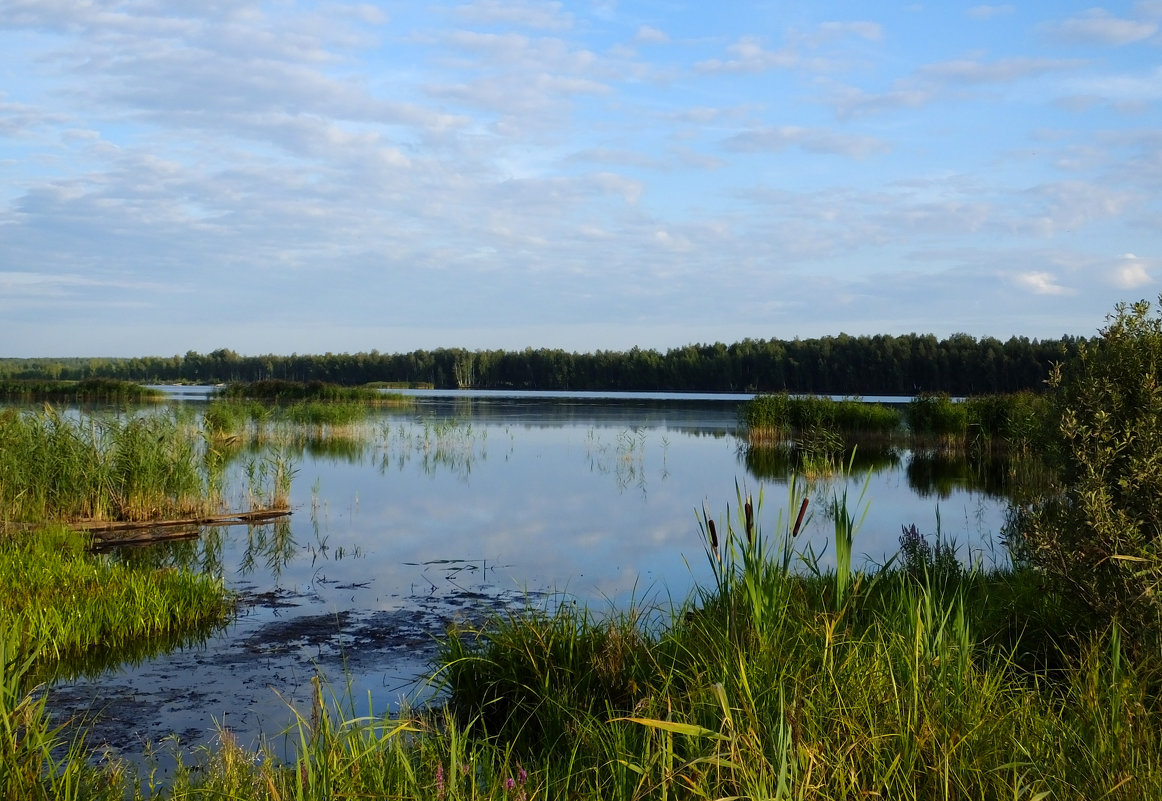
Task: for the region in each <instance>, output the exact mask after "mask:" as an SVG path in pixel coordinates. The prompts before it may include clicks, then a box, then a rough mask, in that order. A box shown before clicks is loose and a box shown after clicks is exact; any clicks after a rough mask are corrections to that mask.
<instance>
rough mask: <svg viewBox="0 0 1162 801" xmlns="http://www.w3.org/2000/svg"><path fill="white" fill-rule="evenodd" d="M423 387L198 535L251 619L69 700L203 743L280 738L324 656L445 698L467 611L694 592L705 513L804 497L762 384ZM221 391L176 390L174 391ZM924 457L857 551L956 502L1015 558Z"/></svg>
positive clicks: (302, 457) (815, 540)
mask: <svg viewBox="0 0 1162 801" xmlns="http://www.w3.org/2000/svg"><path fill="white" fill-rule="evenodd" d="M416 394H417V397H416V404H417V405H416V407H415V408H412V409H408V410H404V411H401V410H384V411H380V412H377V413H376V417H375V419H374V422H372V423H371V424H369V426H368V429H367V432H366V433H367V436H366V437H365V438H364V441H363V442H361V443H354V444H348V445H346V446H344V447H330V448H328V447H323V446H316V447H310V446H307V447H303V448H301V449H299V450H296V451H294V452H293V456H294V461H295V464H296V467H297V470H298V472H297V474H296V476H295V479H294V484H293V490H292V504H293V507H294V514H293V515H292V517H291V518H290V521H289V526H284V527H282V528H278V527H275V526H265V527H256V528H253V529H247V528H245V527H235V528H227V529H218V530H215V531H213V532H210V533H209V534H208V535H207V536H206V537H205V538H204V539H203V541H202V543H201V545H200V546H198V551H197V553H194V554H191V553H188V551H189V550H190V546H185V547H186V551H187V553H186V556H187V558H193V559H194V560H195V561H201V562H202V563H206V564H209V565H210V566H211V567H212V569H216V570H220V571H221V572H222V575H223V576H224V578H225V580H226V582H227V584H228V586H230V587H231V588H232V589H235V590H237V591H238V592H240V593H241V594H242V595H243V597H244V599H245V604H244V606H243V608H242V611H241V613H240V616H239V618H238V620H237V621H236V622H234V623H233V624H231V625H230V626H229V627H228V628H226V629H225V630H224V631H222V632H220V633H218V634H215V635H213V636H211V637H210V638H209V639H208V640H207V641H206V642H204V643H200V644H195V645H190V646H187V647H186V648H184V649H182V650H178V651H176V652H174V653H171V654H168V655H165V656H161V657H157V658H153V659H151V660H149V661H146V662H144V663H141V664H136V665H126V666H122V667H120V668H118V669H116V670H113V671H110V672H108V673H105V674H103V675H101V676H97V677H94V678H90V679H86V680H82V681H75V682H70V683H65V684H60V685H58V686H57V687H55V688H54V689H53V691H52V696H51V697H52V699H53V704H54V705H55V707H56V708H57V709H59V710H62V711H76V710H79V709H86V708H92V709H99V710H102V711H103V720H104V722H103V723H102V724H100V727H99V728H98V729H97V732H96V734H97V736H98V737H99V738H103V739H107V740H108V742H109V743H110V744H111V745H112V746H113V747H114V749H116V750H121V751H124V752H126V753H133V752H135V751H140V750H141V746H142V742H144V741H146V740H158V739H160V738H162V737H164V736H166V735H167V734H170V733H171V732H173V733H176V734H177V736H178V737H179V738H180V740H181V742H182V743H183V744H184V745H196V744H198V743H203V742H206V741H208V740H211V739H212V738H213V737H214V736H215V735H216V732H217V729H218V727H219V726H223V727H226V728H228V729H230V730H231V731H233V732H234V733H235V734H236V735H237V736H238V737H239V738H240V739H242V740H243V741H245V742H253V741H254V740H255V739H256V738H257V737H259V736H261V735H265V736H267V737H268V738H273V739H275V740H278V736H279V732H281V731H283V730H284V729H285V727H286V726H287V725H288V724H289V722H290V721H291V720H292V712H291V707H292V706H293V707H297V708H299V709H302V708H303V705H304V704H305V703H307V701H308V699H309V697H310V687H311V685H310V681H311V677H312V676H313V675H314V674H315V672H316V671H320V672H322V673H323V674H324V675H325V676H326V677H327V678H328V679H329V680H330V681H331V682H332V684H333V686H335V687H336V688H337V691H342V690H343V688H344V687H345V686H346V685H347V684H348V683H349V684H350V687H351V692H352V695H353V697H354V698H355V699H356V703H357V709H358V710H359V711H360V712H361V713H366V711H367V705H368V703H369V701H370V703H371V704H372V705H373V706H374V708H375V710H376V711H377V712H381V711H385V710H388V709H394V708H397V707H398V705H399V704H400V702H401V700H402V699H405V698H412V699H422V698H423V697H424V688H423V686H422V684H417V683H416V681H415V679H416V677H417V676H420V675H422V674H423V673H424V671H425V669H426V667H427V664H428V660H429V659H430V658H431V655H432V652H433V649H432V643H433V638H434V637H436V636H438V635H439V634H440V633H441V632H442V631H443V630H444V627H445V626H446V625H447V624H448V622H450V621H453V620H456V619H468V620H471V619H477V618H479V617H480V616H481V615H483V614H487V613H488V612H489V611H492V610H496V609H503V608H506V607H513V608H520V607H522V606H523V605H524V604H526V603H532V604H533V605H536V606H541V607H543V606H545V605H546V604H552V603H558V602H560V601H562V600H565V601H567V602H573V601H576V602H577V603H578V604H588V605H590V606H591V607H594V608H596V609H598V610H600V609H608V608H609V607H610V606H618V607H623V606H625V605H627V604H629V603H630V602H631V601H635V602H638V603H664V602H665V601H666V599H667V598H673V599H675V600H681V599H683V598H685V597H686V596H687V595H688V593H689V592H690V591H691V588H692V586H693V585H694V583H695V582H698V581H700V580H706V579H707V578H708V576H709V573H708V571H707V570H706V569H705V566H706V556H705V551H704V550H703V544H702V539H701V537H700V534H699V528H698V525H697V521H696V517H695V510H696V509H697V510H700V509H702V508H703V506H705V507H706V508H707V509H709V510H710V512H711V515H712V516H713V517H715V518H718V519H720V520H721V519H722V518H723V517H724V516H725V512H726V509H727V506H728V505H730V506H731V507H734V506H735V503H736V501H735V499H736V487H741V488H743V491H744V492H750V493H752V494H753V495H754V496H755V497H756V498H757V496H758V494H759V492H760V490H761V491H762V492H763V494H764V503H763V507H762V509H761V513H760V518H759V523H760V525H761V526H764V527H765V530H767V531H768V532H773V531H774V529H775V521H776V518H777V516H778V513H779V512H780V510H781V509H782V508H783V507H784V506H785V503H786V493H787V487H786V479H785V477H783V476H781V474H780V472H779V468H778V466H777V465H775V466H774V467H771V466H770V465H769V464H765V463H764V466H763V467H761V468H759V467H757V466H756V465H757V462H756V461H755V460H754V459H753V458H752V459H750V460H748V459H747V458H746V455H745V450H744V449H743V448H742V447H741V443H740V441H739V439H738V438H737V437H736V435H735V428H736V419H737V410H738V406H739V404H740V403H741V402H743V401H745V400H747V399H748V397H749V396H695V395H615V396H606V395H602V396H597V395H565V394H562V393H543V394H527V393H526V394H521V395H505V394H503V393H459V392H427V393H416ZM204 395H205V392H204V390H203V391H194V390H181V391H180V392H176V391H175V400H174V402H175V403H184V404H197V403H201V402H204ZM748 465H750V466H748ZM910 465H911V469H909V466H910ZM918 465H919V462H918V461H917V462H916V464H912V459H911V455H910V454H908V453H902V454H899V455H898V457H897V459H896V460H895V462H894V463H892V462H891V461H889V463H888V464H887V465H886V466H882V465H881V469H878V470H877V471H876V472H875V473H874V474H873V475H872V478H871V480H870V483H869V485H868V490H867V494H866V497H865V501H866V503H867V509H868V511H867V517H866V519H865V520H864V523H863V526H862V528H861V529H860V531H859V533H858V535H857V539H856V553H857V554H863V555H864V556H865V558H866V559H868V560H870V561H882V560H883V559H884V557H885V556H886V555H887V554H890V553H893V552H894V551H895V549H896V546H897V544H898V537H899V535H900V527H901V526H902V525H908V524H912V523H915V524H917V526H918V527H919V528H920V530H921V531H923V532H925V533H929V534H931V533H933V532H934V531H935V530H936V526H937V516H938V515H939V517H940V521H941V527H942V531H943V532H944V534H945V535H951V536H955V537H956V539H957V540H958V541H959V542H960V543H961V544H962V545H964V546H965V547H966V549H967V548H971V549H972V550H973V552H974V554H976V555H980V556H983V558H984V559H986V560H988V559H990V558H993V556H994V555H996V554H998V553H999V552H1000V549H999V548H998V547H997V546H996V545H995V541H996V533H997V532H998V530H999V528H1000V525H1001V523H1002V520H1003V514H1004V506H1005V504H1004V501H1003V499H1000V498H998V497H996V496H995V495H990V494H985V493H983V492H979V491H974V490H971V489H968V488H966V487H965V486H963V485H960V484H959V482H958V481H957V479H956V471H955V470H952V471H951V472H950V471H949V470H948V469H936V470H935V473H937V474H938V475H939V476H941V477H943V478H942V480H941V481H939V482H936V483H933V482H932V481H931V479H930V476H931V475H932V474H933V472H934V470H933V469H932V468H931V465H926V466H925V467H924V468H923V469H918ZM756 470H758V471H759V472H760V473H761V474H762V475H756V472H755V471H756ZM949 475H951V476H952V478H948V476H949ZM863 481H864V475H863V474H861V475H860V476H859V478H858V479H857V480H853V484H852V486H851V488H850V489H849V497H850V498H851V499H854V498H855V497H857V496H858V494H859V490H860V487H861V486H862V484H863ZM937 487H939V489H936V488H937ZM842 490H843V485H842V484H841V483H839V482H836V481H831V482H823V481H820V482H817V483H815V484H814V485H812V486H811V488H810V494H811V497H812V499H813V503H812V506H811V508H812V509H813V511H814V515H813V518H812V520H811V522H810V525H809V526H808V528H807V530H806V532H805V534H803V535H801V538H802V539H803V540H804V544H806V543H808V542H809V543H810V544H811V545H812V546H813V548H814V549H815V551H816V552H823V553H824V558H823V561H824V562H828V561H829V560H830V557H831V548H830V547H829V545H828V535H829V532H830V531H831V528H830V526H831V523H830V521H829V520H827V519H826V518H825V516H824V515H823V514H822V509H823V505H824V503H825V502H826V501H827V500H829V499H830V498H831V497H832V495H833V493H835V492H841V491H842Z"/></svg>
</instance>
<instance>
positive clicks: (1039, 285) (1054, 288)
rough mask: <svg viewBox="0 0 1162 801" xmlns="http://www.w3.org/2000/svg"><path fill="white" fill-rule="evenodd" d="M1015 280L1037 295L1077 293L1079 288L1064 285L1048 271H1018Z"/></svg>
mask: <svg viewBox="0 0 1162 801" xmlns="http://www.w3.org/2000/svg"><path fill="white" fill-rule="evenodd" d="M1015 280H1016V282H1017V284H1018V285H1020V286H1023V287H1025V288H1026V289H1029V290H1032V291H1033V293H1034V294H1037V295H1074V294H1077V290H1075V289H1070V288H1069V287H1064V286H1062V285H1061V284H1059V283H1057V279H1056V278H1055V277H1054V276H1053V275H1052V274H1051V273H1047V272H1027V273H1018V274H1017V275H1016V276H1015Z"/></svg>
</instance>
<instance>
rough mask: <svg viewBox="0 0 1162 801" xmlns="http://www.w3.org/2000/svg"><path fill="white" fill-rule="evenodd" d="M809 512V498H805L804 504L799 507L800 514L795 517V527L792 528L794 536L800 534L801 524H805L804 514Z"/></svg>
mask: <svg viewBox="0 0 1162 801" xmlns="http://www.w3.org/2000/svg"><path fill="white" fill-rule="evenodd" d="M805 514H807V499H806V498H804V499H803V505H802V506H800V507H799V516H798V517H797V518H795V528H794V529H792V530H791V536H792V537H798V536H799V526H801V525H803V515H805Z"/></svg>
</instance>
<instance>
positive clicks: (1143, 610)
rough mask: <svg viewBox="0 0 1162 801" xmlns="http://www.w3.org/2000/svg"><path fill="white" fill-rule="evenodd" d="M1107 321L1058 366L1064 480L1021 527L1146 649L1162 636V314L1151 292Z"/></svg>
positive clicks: (1075, 586)
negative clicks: (1146, 298) (1093, 337)
mask: <svg viewBox="0 0 1162 801" xmlns="http://www.w3.org/2000/svg"><path fill="white" fill-rule="evenodd" d="M1106 322H1107V325H1106V327H1105V328H1104V329H1103V330H1102V331H1101V335H1100V337H1099V338H1098V339H1097V340H1096V342H1094V343H1091V344H1090V345H1086V344H1084V343H1081V344H1079V349H1078V355H1077V357H1076V358H1075V359H1074V360H1072V361H1070V362H1068V363H1067V364H1064V365H1058V366H1056V367H1055V368H1054V370H1053V371H1052V373H1051V376H1050V379H1049V384H1050V386H1051V387H1052V388H1053V389H1054V390H1055V392H1056V394H1055V397H1054V403H1055V409H1056V419H1057V421H1058V425H1057V432H1056V441H1055V443H1054V445H1055V448H1054V450H1055V453H1054V456H1055V461H1056V463H1057V466H1058V469H1059V474H1060V480H1061V485H1060V488H1059V489H1058V491H1056V492H1054V493H1051V494H1049V495H1048V496H1047V497H1044V498H1042V499H1041V500H1040V501H1039V502H1036V503H1034V504H1032V505H1031V506H1030V507H1028V508H1026V509H1024V510H1022V512H1021V513H1020V514H1018V515H1016V519H1015V523H1014V529H1015V531H1011V532H1010V535H1012V534H1014V533H1015V534H1016V535H1017V539H1018V541H1019V545H1020V546H1021V552H1022V553H1023V554H1024V555H1025V556H1026V557H1027V558H1028V559H1029V560H1030V561H1031V562H1032V563H1033V564H1034V565H1036V566H1037V567H1039V568H1040V569H1041V570H1042V571H1044V573H1045V574H1046V576H1047V577H1048V578H1049V579H1050V580H1051V581H1052V582H1053V583H1054V584H1055V586H1056V587H1057V589H1058V590H1060V591H1061V593H1062V597H1063V598H1065V599H1067V600H1068V601H1069V602H1071V603H1073V604H1075V605H1076V606H1077V609H1078V611H1079V612H1081V613H1085V614H1087V615H1088V616H1089V620H1090V622H1091V623H1092V624H1093V625H1095V626H1104V625H1106V624H1107V622H1108V621H1109V620H1111V619H1115V618H1116V619H1118V620H1119V621H1120V622H1121V623H1122V625H1123V626H1124V627H1126V630H1127V632H1129V633H1130V634H1131V637H1133V638H1134V639H1135V640H1136V641H1137V643H1138V644H1139V645H1141V644H1143V643H1144V642H1146V641H1147V640H1145V639H1143V638H1147V637H1148V638H1157V636H1158V634H1159V633H1160V632H1162V625H1160V622H1162V595H1160V594H1159V593H1160V592H1162V383H1160V381H1159V379H1160V372H1162V317H1159V316H1158V315H1155V314H1152V311H1151V305H1150V303H1149V302H1148V301H1144V300H1143V301H1139V302H1138V303H1135V304H1133V305H1127V304H1124V303H1123V304H1119V305H1118V306H1117V307H1116V309H1115V313H1114V314H1111V315H1110V316H1109V317H1107V319H1106ZM1151 641H1152V640H1151Z"/></svg>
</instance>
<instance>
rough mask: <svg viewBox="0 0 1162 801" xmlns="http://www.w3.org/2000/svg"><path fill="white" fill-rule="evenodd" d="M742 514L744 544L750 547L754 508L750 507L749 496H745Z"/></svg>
mask: <svg viewBox="0 0 1162 801" xmlns="http://www.w3.org/2000/svg"><path fill="white" fill-rule="evenodd" d="M743 512H744V513H745V515H746V544H747V545H750V544H751V541H752V539H753V535H754V506H752V505H751V502H750V496H747V499H746V506H744V507H743Z"/></svg>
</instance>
